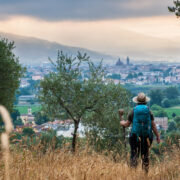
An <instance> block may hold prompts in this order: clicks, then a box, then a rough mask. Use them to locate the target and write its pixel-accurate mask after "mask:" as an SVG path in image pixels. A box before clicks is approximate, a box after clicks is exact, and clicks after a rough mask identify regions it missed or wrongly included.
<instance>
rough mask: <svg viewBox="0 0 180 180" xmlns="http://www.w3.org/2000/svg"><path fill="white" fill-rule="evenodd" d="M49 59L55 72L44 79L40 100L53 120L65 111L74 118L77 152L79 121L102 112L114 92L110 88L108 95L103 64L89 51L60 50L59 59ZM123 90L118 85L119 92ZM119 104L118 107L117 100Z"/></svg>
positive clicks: (69, 116) (74, 140)
mask: <svg viewBox="0 0 180 180" xmlns="http://www.w3.org/2000/svg"><path fill="white" fill-rule="evenodd" d="M50 61H51V62H52V64H53V65H54V67H55V68H56V71H55V72H51V73H50V74H49V75H48V76H46V77H45V78H44V80H42V81H41V90H40V100H41V102H42V105H43V109H44V110H45V111H46V112H48V114H49V116H50V117H51V118H52V120H54V119H55V118H57V117H59V118H60V117H61V116H62V114H63V116H64V113H65V114H66V115H67V117H68V118H69V119H72V120H73V121H74V133H73V140H72V149H73V151H75V144H76V136H77V130H78V127H79V123H80V121H82V120H83V119H85V118H86V117H87V115H88V114H89V113H95V114H97V113H99V111H100V110H99V109H100V108H102V106H103V107H104V106H108V104H107V103H108V101H105V100H106V99H107V97H109V99H110V97H111V96H113V94H112V93H113V92H112V91H109V94H108V93H107V92H108V90H107V89H106V90H105V88H106V86H105V82H104V81H103V79H104V76H105V74H104V68H103V67H102V63H100V64H98V65H95V64H94V63H93V62H92V61H91V60H90V57H88V56H87V55H86V54H84V55H82V54H81V53H78V54H77V56H76V57H75V58H73V57H71V56H70V57H69V56H67V55H64V54H63V52H59V53H58V57H57V61H56V62H53V61H52V60H50ZM82 67H86V69H87V71H86V73H87V74H86V77H88V78H83V77H84V71H83V68H82ZM121 89H122V88H121ZM121 89H120V88H119V93H120V92H121ZM118 97H119V96H117V97H116V99H117V98H118ZM124 97H125V96H124ZM102 102H103V103H102ZM111 102H112V103H114V104H115V103H116V102H115V101H111ZM122 102H123V101H122ZM116 104H117V106H118V103H116ZM104 110H106V109H104ZM101 113H102V112H101Z"/></svg>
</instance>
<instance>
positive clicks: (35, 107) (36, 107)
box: [15, 105, 41, 114]
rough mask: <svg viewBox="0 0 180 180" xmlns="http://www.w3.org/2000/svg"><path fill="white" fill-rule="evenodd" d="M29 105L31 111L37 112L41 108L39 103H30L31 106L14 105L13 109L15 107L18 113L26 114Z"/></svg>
mask: <svg viewBox="0 0 180 180" xmlns="http://www.w3.org/2000/svg"><path fill="white" fill-rule="evenodd" d="M29 107H31V109H32V113H33V112H38V111H40V110H41V106H40V105H31V106H16V107H15V109H17V110H18V111H19V112H20V114H27V113H28V108H29Z"/></svg>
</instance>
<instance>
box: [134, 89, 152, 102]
mask: <svg viewBox="0 0 180 180" xmlns="http://www.w3.org/2000/svg"><path fill="white" fill-rule="evenodd" d="M149 101H150V98H149V97H147V96H146V95H145V94H144V93H143V92H141V93H139V94H138V96H136V97H134V98H133V102H135V103H137V104H139V103H148V102H149Z"/></svg>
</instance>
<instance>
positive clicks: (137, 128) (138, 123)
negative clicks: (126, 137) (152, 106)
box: [131, 105, 152, 137]
mask: <svg viewBox="0 0 180 180" xmlns="http://www.w3.org/2000/svg"><path fill="white" fill-rule="evenodd" d="M133 113H134V115H133V125H132V130H131V134H136V135H137V137H140V136H142V137H151V136H152V127H151V115H150V110H149V107H148V106H146V105H137V106H136V107H135V108H134V111H133Z"/></svg>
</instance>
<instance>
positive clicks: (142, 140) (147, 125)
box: [120, 93, 160, 172]
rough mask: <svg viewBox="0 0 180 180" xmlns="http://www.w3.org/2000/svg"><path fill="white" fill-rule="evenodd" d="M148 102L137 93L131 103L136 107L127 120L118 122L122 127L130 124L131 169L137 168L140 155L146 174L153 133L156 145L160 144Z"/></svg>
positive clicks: (141, 94) (143, 95)
mask: <svg viewBox="0 0 180 180" xmlns="http://www.w3.org/2000/svg"><path fill="white" fill-rule="evenodd" d="M149 101H150V98H149V97H147V96H146V95H145V94H144V93H139V94H138V96H136V97H134V98H133V102H135V103H136V104H137V105H136V107H134V109H133V110H132V111H131V112H130V113H129V114H128V120H127V121H124V120H122V121H121V122H120V124H121V125H122V126H123V127H129V126H130V124H131V123H132V129H131V133H130V138H129V143H130V147H131V158H130V165H131V167H135V168H136V167H137V165H138V163H137V160H138V157H139V154H140V153H141V158H142V168H143V169H144V170H145V171H146V172H148V169H149V148H150V146H151V144H152V141H153V132H154V134H155V135H156V140H157V143H158V144H159V143H160V137H159V133H158V131H157V128H156V124H155V122H154V116H153V114H152V112H151V111H150V109H149V107H148V106H147V103H148V102H149ZM152 131H153V132H152Z"/></svg>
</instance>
